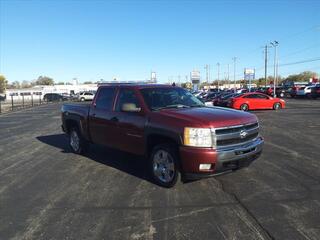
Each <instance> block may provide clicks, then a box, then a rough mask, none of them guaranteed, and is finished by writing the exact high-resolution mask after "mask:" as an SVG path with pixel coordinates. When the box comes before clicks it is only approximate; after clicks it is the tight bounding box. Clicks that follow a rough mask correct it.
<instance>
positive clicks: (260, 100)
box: [228, 92, 286, 111]
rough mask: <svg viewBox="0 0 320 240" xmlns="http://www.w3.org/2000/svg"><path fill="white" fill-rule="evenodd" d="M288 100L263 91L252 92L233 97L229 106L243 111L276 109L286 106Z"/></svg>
mask: <svg viewBox="0 0 320 240" xmlns="http://www.w3.org/2000/svg"><path fill="white" fill-rule="evenodd" d="M285 105H286V102H285V101H284V100H282V99H280V98H273V97H270V96H268V95H266V94H263V93H258V92H252V93H245V94H242V95H240V96H237V97H234V98H231V99H230V100H229V103H228V106H229V107H232V108H234V109H240V110H243V111H248V110H257V109H274V110H278V109H281V108H284V107H285Z"/></svg>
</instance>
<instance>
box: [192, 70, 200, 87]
mask: <svg viewBox="0 0 320 240" xmlns="http://www.w3.org/2000/svg"><path fill="white" fill-rule="evenodd" d="M191 82H192V83H193V84H198V83H200V71H197V70H193V71H192V72H191Z"/></svg>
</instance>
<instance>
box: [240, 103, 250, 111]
mask: <svg viewBox="0 0 320 240" xmlns="http://www.w3.org/2000/svg"><path fill="white" fill-rule="evenodd" d="M240 110H242V111H248V110H249V105H248V104H246V103H244V104H242V105H241V106H240Z"/></svg>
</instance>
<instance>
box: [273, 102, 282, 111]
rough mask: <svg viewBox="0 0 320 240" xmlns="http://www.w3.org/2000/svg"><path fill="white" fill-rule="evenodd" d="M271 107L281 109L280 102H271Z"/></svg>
mask: <svg viewBox="0 0 320 240" xmlns="http://www.w3.org/2000/svg"><path fill="white" fill-rule="evenodd" d="M273 109H274V110H279V109H281V104H280V103H275V104H273Z"/></svg>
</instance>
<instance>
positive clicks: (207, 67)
mask: <svg viewBox="0 0 320 240" xmlns="http://www.w3.org/2000/svg"><path fill="white" fill-rule="evenodd" d="M204 69H206V82H207V83H208V77H209V72H208V70H209V66H208V64H206V65H205V66H204Z"/></svg>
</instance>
